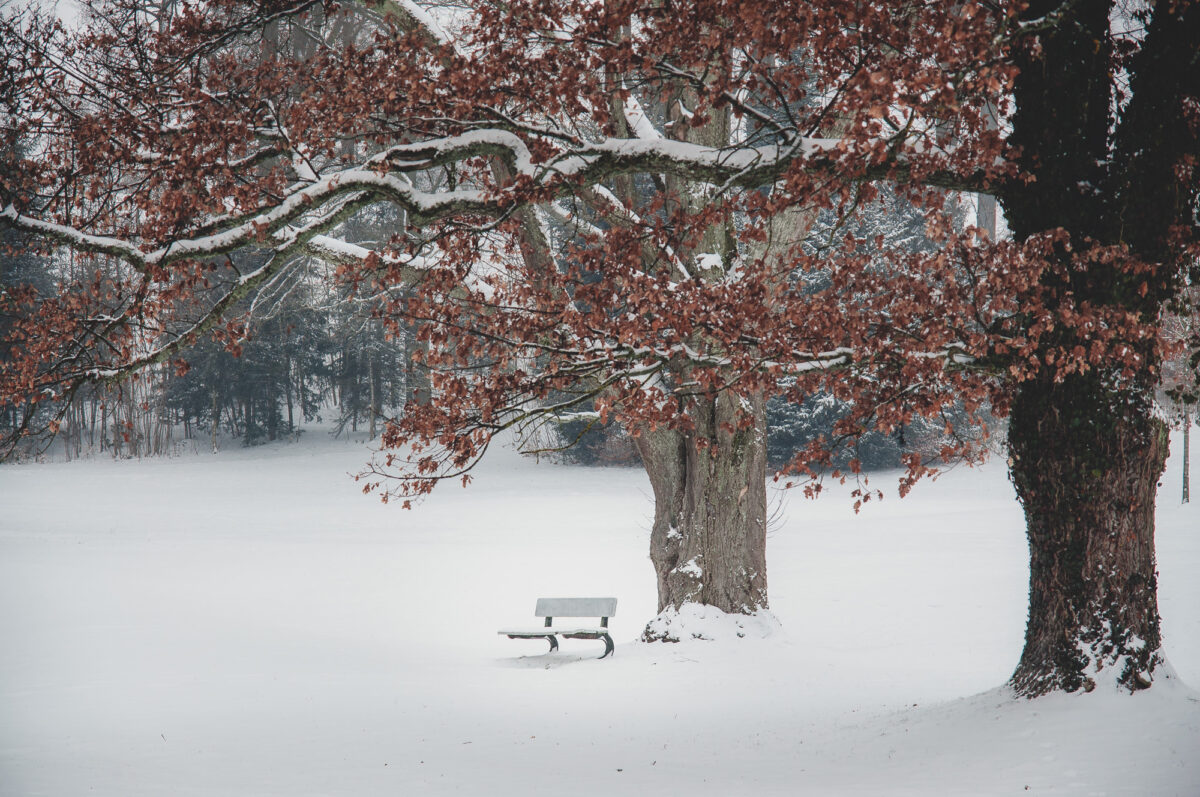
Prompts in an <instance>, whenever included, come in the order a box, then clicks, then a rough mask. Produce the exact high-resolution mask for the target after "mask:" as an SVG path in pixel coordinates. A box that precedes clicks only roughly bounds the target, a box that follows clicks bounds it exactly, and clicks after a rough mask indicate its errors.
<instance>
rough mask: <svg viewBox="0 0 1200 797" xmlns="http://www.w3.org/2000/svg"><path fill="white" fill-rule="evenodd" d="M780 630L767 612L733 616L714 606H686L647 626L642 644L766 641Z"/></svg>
mask: <svg viewBox="0 0 1200 797" xmlns="http://www.w3.org/2000/svg"><path fill="white" fill-rule="evenodd" d="M779 628H780V624H779V620H778V619H776V617H775V615H773V614H771V612H769V611H768V610H766V609H760V610H759V611H757V612H754V613H753V614H730V613H727V612H723V611H721V610H720V609H718V608H717V607H715V606H707V605H704V604H701V603H685V604H684V605H683V606H681V607H679V608H678V609H673V608H672V609H665V610H663V611H662V612H659V614H658V616H657V617H655V618H654V619H653V620H651V621H650V622H649V623H647V624H646V628H645V630H644V631H642V641H643V642H682V641H685V640H689V639H700V640H723V639H763V638H765V637H768V636H771V635H772V634H774V633H775V632H776V631H778V630H779Z"/></svg>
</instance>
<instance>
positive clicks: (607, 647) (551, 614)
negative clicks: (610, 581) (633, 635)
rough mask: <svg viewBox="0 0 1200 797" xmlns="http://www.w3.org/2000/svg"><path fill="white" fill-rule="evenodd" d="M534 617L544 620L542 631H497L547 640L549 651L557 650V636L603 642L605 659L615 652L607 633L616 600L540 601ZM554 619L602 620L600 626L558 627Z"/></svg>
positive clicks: (503, 633)
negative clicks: (580, 618) (594, 618)
mask: <svg viewBox="0 0 1200 797" xmlns="http://www.w3.org/2000/svg"><path fill="white" fill-rule="evenodd" d="M533 613H534V616H536V617H544V618H545V620H546V624H545V625H544V626H542V627H541V628H514V629H508V630H504V631H498V632H497V633H498V634H500V635H501V636H506V637H508V638H509V639H545V640H547V641H548V642H549V643H550V651H549V652H551V653H553V652H554V651H556V650H558V640H557V639H556V638H555V637H556V636H561V637H564V638H565V639H603V640H604V655H602V656H601V657H600V658H604V656H608V655H609V654H611V653H612V652H613V649H614V648H613V641H612V637H611V636H609V633H608V618H609V617H612V616H613V615H615V614H616V613H617V599H616V598H538V601H537V606H536V607H535V608H534V611H533ZM555 617H572V618H574V617H599V618H600V626H599V627H594V626H593V627H586V626H585V627H581V626H555V625H553V623H554V618H555Z"/></svg>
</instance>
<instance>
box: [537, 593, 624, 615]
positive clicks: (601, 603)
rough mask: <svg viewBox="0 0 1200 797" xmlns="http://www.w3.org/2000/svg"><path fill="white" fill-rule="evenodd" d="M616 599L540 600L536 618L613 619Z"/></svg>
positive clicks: (615, 610) (615, 611)
mask: <svg viewBox="0 0 1200 797" xmlns="http://www.w3.org/2000/svg"><path fill="white" fill-rule="evenodd" d="M616 613H617V599H616V598H538V601H537V608H536V609H534V610H533V614H534V616H536V617H612V616H614V615H615V614H616Z"/></svg>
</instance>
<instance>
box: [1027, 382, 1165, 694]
mask: <svg viewBox="0 0 1200 797" xmlns="http://www.w3.org/2000/svg"><path fill="white" fill-rule="evenodd" d="M1009 452H1010V455H1011V471H1010V473H1011V475H1012V479H1013V483H1014V485H1015V486H1016V489H1017V495H1018V496H1019V497H1020V499H1021V502H1022V504H1023V505H1024V509H1025V521H1026V529H1027V533H1028V536H1029V553H1030V578H1029V623H1028V625H1027V626H1026V631H1025V650H1024V652H1023V654H1022V656H1021V661H1020V663H1019V664H1018V666H1017V670H1016V672H1015V673H1014V674H1013V677H1012V681H1011V683H1012V686H1013V688H1014V689H1015V690H1016V692H1017V694H1020V695H1023V696H1025V697H1037V696H1039V695H1043V694H1046V693H1048V692H1055V691H1063V692H1077V691H1081V690H1082V691H1084V692H1091V691H1093V690H1094V689H1096V687H1097V686H1102V685H1104V684H1106V683H1111V684H1112V685H1113V686H1114V688H1115V687H1116V686H1119V687H1120V688H1122V689H1124V690H1126V691H1130V692H1135V691H1138V690H1141V689H1146V688H1149V687H1150V685H1151V684H1152V683H1153V682H1154V681H1155V680H1156V679H1157V678H1159V677H1160V674H1161V673H1163V672H1168V671H1169V670H1168V668H1167V667H1166V662H1165V660H1164V659H1163V656H1162V652H1161V646H1162V637H1161V634H1160V630H1159V615H1158V602H1157V597H1156V594H1157V572H1156V570H1155V563H1154V498H1155V494H1156V492H1157V486H1158V478H1159V476H1160V475H1161V474H1162V472H1163V465H1164V462H1165V460H1166V457H1167V433H1166V426H1165V425H1164V424H1163V423H1162V421H1161V420H1159V419H1158V418H1157V417H1156V416H1155V415H1154V414H1153V412H1152V410H1151V409H1150V408H1149V407H1148V406H1144V405H1143V404H1141V403H1139V402H1137V401H1134V400H1127V399H1126V397H1125V396H1124V395H1121V394H1115V393H1113V392H1110V391H1107V390H1106V389H1105V384H1104V382H1103V381H1102V380H1101V379H1100V378H1099V377H1098V376H1095V375H1088V376H1071V377H1068V378H1066V379H1063V380H1061V381H1052V380H1049V379H1048V380H1046V381H1045V382H1042V383H1040V384H1027V385H1025V386H1023V387H1022V390H1021V392H1020V393H1019V394H1018V398H1017V401H1016V402H1015V403H1014V405H1013V412H1012V415H1011V416H1010V426H1009Z"/></svg>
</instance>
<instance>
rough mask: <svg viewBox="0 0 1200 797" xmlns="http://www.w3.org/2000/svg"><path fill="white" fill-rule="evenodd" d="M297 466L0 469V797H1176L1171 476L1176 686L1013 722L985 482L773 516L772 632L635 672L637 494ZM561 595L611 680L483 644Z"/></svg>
mask: <svg viewBox="0 0 1200 797" xmlns="http://www.w3.org/2000/svg"><path fill="white" fill-rule="evenodd" d="M306 438H307V439H305V440H304V441H303V442H301V443H299V444H296V445H290V446H288V445H280V446H273V447H266V448H261V449H252V450H240V449H239V450H229V451H223V452H221V453H220V454H218V455H215V456H214V455H209V454H200V455H196V456H186V457H182V458H179V459H170V460H158V461H150V460H147V461H141V462H118V463H113V462H108V461H96V462H76V463H70V464H61V463H59V464H44V465H22V466H4V467H3V468H0V503H2V504H3V506H4V511H3V514H2V516H0V639H2V640H4V642H3V644H0V794H2V795H10V794H11V795H31V796H32V795H74V794H101V795H206V796H207V795H274V794H280V795H282V794H287V795H343V794H345V795H375V794H378V795H383V794H387V795H395V794H414V795H417V794H420V795H426V794H430V795H442V794H468V795H475V794H478V795H485V794H486V795H507V794H514V795H515V794H521V795H527V794H546V795H550V794H555V795H557V794H562V793H569V794H576V795H578V794H584V795H587V794H614V793H616V794H631V795H633V794H636V795H642V794H647V795H673V794H682V793H687V794H689V795H708V794H712V795H738V794H780V795H783V794H788V795H792V794H814V795H840V794H846V795H854V794H864V795H868V794H871V795H874V794H895V795H906V794H912V795H930V794H997V795H1001V794H1054V795H1064V794H1069V795H1092V794H1106V795H1180V796H1181V797H1186V796H1189V795H1191V796H1194V795H1197V794H1200V760H1198V758H1197V756H1196V754H1195V753H1196V750H1200V696H1198V695H1197V693H1196V692H1194V691H1192V690H1191V689H1190V688H1188V686H1186V685H1185V684H1200V578H1197V576H1196V574H1197V573H1198V572H1200V515H1198V512H1200V510H1198V509H1195V508H1193V507H1195V506H1196V505H1195V504H1193V505H1190V506H1188V507H1179V506H1178V503H1177V502H1178V494H1179V462H1178V461H1177V459H1176V458H1172V459H1171V460H1170V461H1169V462H1168V467H1169V471H1168V474H1167V475H1166V477H1164V483H1163V488H1162V491H1161V494H1160V510H1159V521H1158V529H1159V530H1158V552H1159V567H1160V572H1161V582H1160V603H1161V607H1162V614H1163V628H1164V635H1165V639H1166V651H1167V654H1168V656H1169V657H1170V659H1171V662H1172V664H1173V665H1174V667H1175V669H1176V670H1177V671H1178V673H1179V675H1180V679H1177V680H1174V681H1166V682H1161V683H1159V684H1157V685H1156V686H1155V688H1154V689H1152V690H1150V692H1149V693H1146V694H1142V695H1137V696H1134V697H1127V696H1123V695H1117V694H1100V693H1096V694H1093V695H1089V696H1087V697H1075V696H1067V695H1060V696H1053V697H1050V698H1046V699H1042V700H1038V701H1033V702H1027V701H1020V702H1017V701H1013V700H1011V699H1010V698H1009V697H1008V695H1007V694H1006V693H1004V692H1003V690H1002V689H999V688H998V687H999V686H1000V685H1001V684H1002V683H1003V682H1004V681H1005V680H1006V678H1007V677H1008V675H1009V674H1010V673H1011V671H1012V669H1013V667H1014V665H1015V663H1016V659H1017V657H1018V655H1019V653H1020V649H1021V642H1022V637H1023V633H1024V623H1025V595H1026V580H1027V578H1028V571H1027V564H1026V548H1025V540H1024V536H1023V531H1022V522H1021V513H1020V510H1019V507H1018V506H1017V505H1016V503H1015V501H1014V499H1013V496H1012V490H1011V487H1010V486H1009V484H1008V482H1007V481H1006V479H1005V476H1004V472H1003V468H1002V463H999V462H996V463H993V464H991V465H989V466H986V467H984V468H982V469H977V470H968V469H961V470H957V471H954V472H951V473H949V474H947V475H945V476H944V477H943V478H942V479H940V480H939V481H938V483H936V484H925V485H921V486H920V487H918V488H917V490H916V491H915V493H914V494H913V495H912V496H910V497H909V498H906V499H904V500H898V499H896V498H894V497H891V496H890V497H888V498H887V499H885V500H884V501H883V502H882V503H880V504H877V505H876V504H869V505H867V506H866V507H865V508H864V510H863V512H861V513H860V514H859V515H857V516H856V515H855V514H854V513H853V512H852V511H851V509H850V506H849V501H848V500H847V499H846V498H845V496H844V493H839V491H837V490H835V491H833V493H832V494H830V495H827V496H825V497H823V498H822V499H820V500H819V501H817V502H815V503H814V502H810V501H806V500H805V499H803V498H802V497H800V496H799V495H798V494H789V495H787V496H786V498H781V499H780V500H783V501H784V502H785V505H784V506H783V507H782V513H781V515H780V520H779V521H777V522H776V524H775V525H774V526H773V530H772V532H771V535H770V538H769V542H768V562H769V567H770V573H769V580H770V591H771V598H772V608H773V612H774V614H775V616H776V617H777V618H778V620H779V622H780V623H781V628H780V629H779V630H777V631H776V632H775V633H773V634H770V635H769V636H767V637H765V638H760V637H759V635H758V634H757V633H748V634H747V637H746V638H744V639H735V638H730V637H731V634H730V633H729V632H728V629H727V628H726V631H725V633H722V634H720V636H721V638H720V639H718V640H717V641H714V642H700V641H696V642H688V643H682V644H679V645H661V644H655V645H646V644H641V643H637V642H635V641H634V640H635V638H636V637H637V636H638V634H639V633H640V631H641V628H642V626H643V625H644V624H645V622H646V621H647V620H649V619H650V618H651V617H653V616H654V613H655V610H656V603H655V601H656V598H655V592H654V575H653V570H652V568H651V566H650V563H649V561H648V559H647V545H648V538H649V526H650V517H651V514H652V505H651V502H650V497H649V496H650V489H649V486H648V484H647V482H646V480H645V477H644V475H643V474H642V473H641V472H640V471H637V470H619V469H585V468H572V467H562V466H551V465H547V464H540V465H539V464H536V463H533V462H531V461H528V460H524V459H521V458H519V457H517V456H516V455H514V454H512V453H511V452H509V451H505V450H495V451H493V452H492V453H491V454H490V455H489V459H488V461H487V462H485V463H484V466H483V468H482V471H481V472H480V474H479V478H478V481H477V483H476V484H475V485H473V486H472V487H470V488H469V489H467V490H462V489H461V488H458V487H455V486H450V485H447V486H445V487H443V488H441V489H440V490H439V491H438V492H437V493H436V494H435V495H434V496H433V497H432V498H431V499H430V500H429V501H428V502H426V503H425V504H423V505H421V506H419V507H418V508H417V509H415V510H414V511H411V512H405V511H403V510H401V509H399V508H398V507H396V506H394V505H393V506H383V505H381V504H379V503H378V502H377V501H375V500H373V499H371V498H365V497H363V496H362V495H361V494H359V492H358V489H357V486H356V485H355V484H354V483H353V482H352V481H351V480H350V479H348V478H347V476H346V474H347V473H348V472H352V471H355V470H357V469H358V468H359V467H361V465H362V464H363V463H364V462H365V460H366V458H367V455H368V454H367V449H366V448H365V447H364V446H363V445H361V444H351V443H347V442H346V441H333V440H329V439H327V438H326V437H325V435H324V434H323V433H321V432H319V431H318V432H310V433H309V434H308V435H306ZM878 481H879V484H881V485H882V486H885V487H890V486H891V480H890V479H888V478H886V477H882V478H880V479H879V480H878ZM569 595H615V596H617V597H618V598H619V600H620V603H619V606H618V610H617V615H616V617H615V618H614V619H613V620H612V627H613V637H614V640H615V641H616V643H617V650H616V655H615V656H614V657H612V658H611V659H605V660H604V661H595V660H593V657H594V656H598V655H599V654H600V652H601V651H602V649H603V645H602V643H600V642H593V641H583V640H564V641H563V642H562V649H561V651H560V652H559V653H557V654H554V655H550V656H547V655H543V651H544V650H545V648H546V645H545V643H544V642H540V641H529V640H509V639H505V638H503V637H498V636H497V635H496V633H495V632H496V629H498V628H501V627H511V626H514V625H524V624H527V623H528V624H530V625H533V624H536V623H537V622H538V620H537V618H534V617H533V616H532V614H533V604H534V601H535V600H536V598H538V597H540V596H569ZM697 627H701V628H705V629H708V630H710V631H711V630H714V629H715V630H716V631H718V632H720V630H721V626H720V624H718V623H713V622H709V623H707V624H697ZM752 630H754V627H753V624H752ZM1026 787H1028V789H1026Z"/></svg>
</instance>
